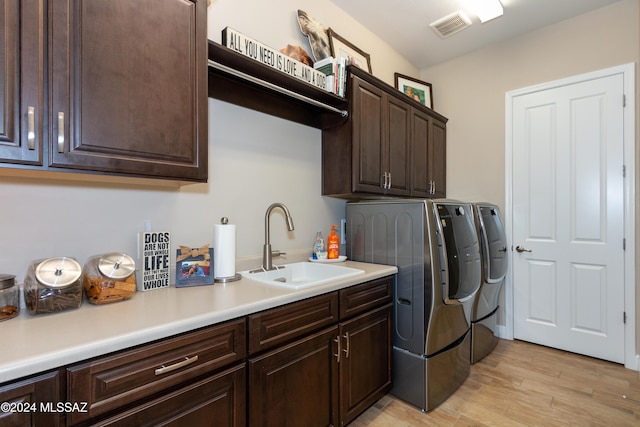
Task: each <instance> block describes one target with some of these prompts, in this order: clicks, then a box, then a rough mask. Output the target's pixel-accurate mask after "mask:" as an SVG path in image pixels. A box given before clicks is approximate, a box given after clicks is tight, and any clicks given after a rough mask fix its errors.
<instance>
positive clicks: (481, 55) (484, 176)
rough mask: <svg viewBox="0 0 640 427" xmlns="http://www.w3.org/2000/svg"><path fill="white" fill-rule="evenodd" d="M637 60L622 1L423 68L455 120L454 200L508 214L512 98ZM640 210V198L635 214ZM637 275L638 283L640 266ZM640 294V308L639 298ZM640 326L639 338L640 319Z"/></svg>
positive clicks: (638, 30)
mask: <svg viewBox="0 0 640 427" xmlns="http://www.w3.org/2000/svg"><path fill="white" fill-rule="evenodd" d="M638 61H640V2H639V1H638V0H622V1H620V2H617V3H614V4H612V5H609V6H606V7H603V8H601V9H597V10H595V11H592V12H589V13H586V14H583V15H580V16H577V17H574V18H572V19H568V20H566V21H563V22H560V23H557V24H555V25H551V26H548V27H545V28H542V29H540V30H537V31H533V32H530V33H528V34H525V35H523V36H521V37H518V38H514V39H512V40H509V41H506V42H504V43H500V44H496V45H493V46H489V47H487V48H485V49H482V50H480V51H477V52H473V53H471V54H468V55H465V56H462V57H459V58H456V59H453V60H451V61H448V62H445V63H442V64H438V65H436V66H434V67H431V68H428V69H425V70H422V71H421V77H422V79H423V80H426V81H428V82H431V83H432V84H433V92H434V98H435V99H434V104H435V105H436V106H437V107H438V112H440V113H441V114H443V115H445V116H447V117H449V122H448V123H447V193H448V194H447V195H448V196H449V197H453V198H459V199H462V200H485V201H490V202H494V203H497V204H498V205H500V206H501V207H502V209H504V203H505V145H504V144H505V93H506V92H508V91H511V90H515V89H519V88H522V87H526V86H531V85H534V84H539V83H544V82H547V81H552V80H557V79H561V78H565V77H569V76H573V75H578V74H582V73H587V72H591V71H595V70H600V69H604V68H608V67H612V66H617V65H622V64H627V63H632V62H635V63H638ZM637 74H638V73H637V72H636V87H640V86H638V81H639V78H638V75H637ZM635 96H636V105H640V104H638V94H637V93H636V95H635ZM639 110H640V109H639ZM638 113H639V114H640V111H638ZM638 122H639V121H638V119H636V124H638ZM636 128H640V127H638V126H637V125H636ZM637 138H638V135H636V140H637ZM636 155H637V156H638V155H640V150H636ZM636 163H638V160H636ZM638 164H640V163H638ZM636 168H637V166H636ZM636 188H638V183H636ZM639 206H640V198H637V200H636V212H640V210H639V209H638V207H639ZM637 227H638V219H636V228H637ZM636 244H637V245H638V246H640V239H637V240H636ZM639 249H640V248H638V247H637V248H636V253H637V251H638V250H639ZM636 270H637V272H636V277H637V278H638V277H640V274H639V272H638V266H637V265H636ZM636 288H637V286H636ZM636 296H637V299H638V301H637V302H636V307H638V306H640V292H636ZM503 307H504V304H503ZM636 311H638V310H636ZM503 314H504V313H503V312H502V313H501V315H502V316H500V317H501V318H500V319H499V323H500V324H504V317H503ZM636 324H637V325H638V327H636V331H638V333H640V321H639V320H637V321H636ZM636 341H637V342H638V343H640V336H639V338H638V339H637V340H636Z"/></svg>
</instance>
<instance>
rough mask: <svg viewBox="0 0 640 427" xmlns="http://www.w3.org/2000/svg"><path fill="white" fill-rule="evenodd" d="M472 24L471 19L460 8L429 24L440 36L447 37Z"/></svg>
mask: <svg viewBox="0 0 640 427" xmlns="http://www.w3.org/2000/svg"><path fill="white" fill-rule="evenodd" d="M470 25H471V20H470V19H469V18H468V17H467V15H466V14H465V13H464V12H463V11H461V10H459V11H457V12H454V13H452V14H451V15H447V16H445V17H444V18H440V19H438V20H437V21H435V22H433V23H432V24H430V25H429V26H430V27H431V28H433V31H435V32H436V34H437V35H438V36H440V38H442V39H446V38H447V37H450V36H452V35H454V34H455V33H457V32H458V31H462V30H464V29H465V28H467V27H468V26H470Z"/></svg>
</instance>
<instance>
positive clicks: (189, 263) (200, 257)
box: [176, 245, 213, 288]
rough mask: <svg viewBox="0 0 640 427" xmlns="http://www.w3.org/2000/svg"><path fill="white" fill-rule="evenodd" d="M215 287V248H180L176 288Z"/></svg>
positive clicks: (177, 255) (177, 257)
mask: <svg viewBox="0 0 640 427" xmlns="http://www.w3.org/2000/svg"><path fill="white" fill-rule="evenodd" d="M202 285H213V248H209V245H205V246H202V247H200V248H190V247H187V246H180V249H178V250H177V253H176V288H182V287H187V286H202Z"/></svg>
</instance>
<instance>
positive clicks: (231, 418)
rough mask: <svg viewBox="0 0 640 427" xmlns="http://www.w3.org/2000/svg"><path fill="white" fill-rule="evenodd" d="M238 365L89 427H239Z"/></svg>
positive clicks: (241, 386)
mask: <svg viewBox="0 0 640 427" xmlns="http://www.w3.org/2000/svg"><path fill="white" fill-rule="evenodd" d="M245 393H246V371H245V364H244V363H242V364H240V365H237V366H235V367H233V368H231V369H228V370H226V371H223V372H221V373H219V374H217V375H213V376H211V377H208V378H205V379H203V380H201V381H198V382H196V383H194V384H190V385H189V386H186V387H183V388H180V389H178V390H176V391H174V392H172V393H168V394H166V395H163V396H161V397H159V398H157V399H154V400H151V401H150V402H147V403H145V404H143V405H140V406H137V407H135V408H133V409H131V410H129V411H126V412H123V413H121V414H118V415H116V416H113V417H110V418H108V419H106V420H103V421H102V422H99V423H92V424H91V425H92V426H114V427H115V426H117V427H142V426H148V427H154V426H160V425H161V426H164V427H184V426H191V427H199V426H210V427H217V426H220V427H239V426H244V425H246V420H245V417H246V407H245Z"/></svg>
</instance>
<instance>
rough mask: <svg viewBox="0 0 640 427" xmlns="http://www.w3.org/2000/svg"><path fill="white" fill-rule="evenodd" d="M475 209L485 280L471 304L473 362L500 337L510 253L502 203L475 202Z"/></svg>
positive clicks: (486, 353) (490, 349)
mask: <svg viewBox="0 0 640 427" xmlns="http://www.w3.org/2000/svg"><path fill="white" fill-rule="evenodd" d="M473 211H474V222H475V225H476V232H477V233H478V241H479V242H480V253H481V257H482V263H481V265H482V274H481V277H482V280H481V283H480V288H479V290H478V292H477V293H476V295H475V297H474V301H473V304H472V306H471V307H472V308H471V363H476V362H478V361H480V360H481V359H482V358H483V357H485V356H486V355H488V354H489V353H491V351H492V350H493V349H494V348H495V346H496V345H497V344H498V341H499V338H498V337H497V336H496V320H497V316H498V309H499V308H500V301H499V299H500V291H501V290H502V287H503V286H504V280H505V276H506V274H507V266H508V257H507V237H506V235H505V231H504V222H503V220H502V215H501V214H500V209H499V208H498V206H496V205H494V204H491V203H474V204H473Z"/></svg>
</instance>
